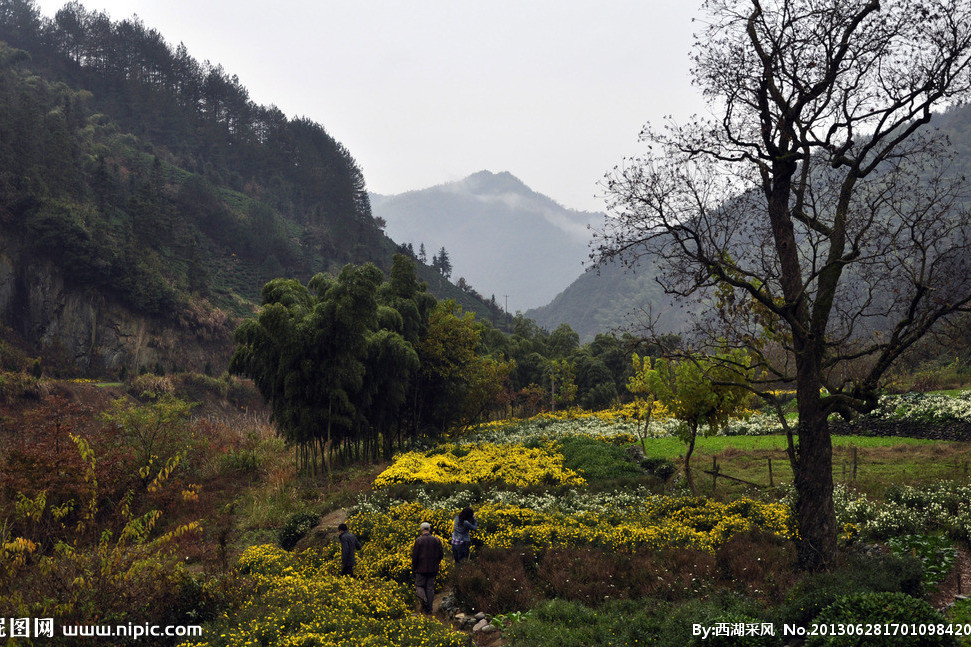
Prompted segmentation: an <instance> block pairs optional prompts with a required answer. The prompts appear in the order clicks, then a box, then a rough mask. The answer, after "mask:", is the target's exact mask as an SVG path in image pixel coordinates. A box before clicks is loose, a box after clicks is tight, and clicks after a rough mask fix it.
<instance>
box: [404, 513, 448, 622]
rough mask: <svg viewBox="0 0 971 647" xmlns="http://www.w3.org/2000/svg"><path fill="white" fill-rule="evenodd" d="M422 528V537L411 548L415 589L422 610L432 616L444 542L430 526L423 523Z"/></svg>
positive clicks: (443, 552) (443, 553)
mask: <svg viewBox="0 0 971 647" xmlns="http://www.w3.org/2000/svg"><path fill="white" fill-rule="evenodd" d="M420 528H421V535H420V536H419V537H418V539H416V540H415V545H414V546H412V547H411V570H412V571H414V573H415V589H416V592H417V594H418V599H419V600H421V610H422V612H423V613H428V614H430V613H431V612H432V602H433V601H434V600H435V577H436V576H437V575H438V567H439V565H440V564H441V563H442V557H443V556H444V555H445V550H444V549H443V548H442V540H441V539H439V538H438V537H436V536H435V535H433V534H432V527H431V525H430V524H428V523H422V524H421V526H420Z"/></svg>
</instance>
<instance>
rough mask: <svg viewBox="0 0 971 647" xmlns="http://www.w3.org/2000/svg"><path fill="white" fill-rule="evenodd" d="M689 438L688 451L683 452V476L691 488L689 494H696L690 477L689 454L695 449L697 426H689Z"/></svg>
mask: <svg viewBox="0 0 971 647" xmlns="http://www.w3.org/2000/svg"><path fill="white" fill-rule="evenodd" d="M690 432H691V440H689V441H688V451H687V452H685V454H684V478H685V480H687V481H688V489H690V490H691V494H693V495H695V496H698V491H697V490H696V489H695V481H694V479H693V478H692V477H691V454H692V452H694V450H695V438H697V437H698V427H697V426H691V427H690Z"/></svg>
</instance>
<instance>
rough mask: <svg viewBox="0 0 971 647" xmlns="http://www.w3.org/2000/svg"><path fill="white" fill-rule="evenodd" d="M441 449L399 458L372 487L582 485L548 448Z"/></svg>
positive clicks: (560, 459)
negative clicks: (486, 484)
mask: <svg viewBox="0 0 971 647" xmlns="http://www.w3.org/2000/svg"><path fill="white" fill-rule="evenodd" d="M444 449H445V451H444V452H443V451H442V448H437V449H433V450H431V451H428V452H407V453H405V454H401V455H399V456H398V457H397V458H396V459H395V461H394V464H393V465H391V467H389V468H388V469H386V470H385V471H383V472H381V474H379V475H378V477H377V478H376V479H375V480H374V487H383V486H386V485H391V484H393V483H508V484H509V485H513V486H518V487H526V486H529V485H534V484H537V483H545V484H548V485H582V484H583V483H584V480H583V478H582V477H581V476H580V475H579V474H577V473H576V472H574V471H573V470H569V469H566V468H565V467H563V455H562V454H559V453H557V452H555V451H554V450H553V448H552V447H549V446H547V447H538V448H533V449H531V448H527V447H523V446H522V445H495V444H486V445H482V446H479V447H472V448H458V447H456V446H454V445H445V446H444Z"/></svg>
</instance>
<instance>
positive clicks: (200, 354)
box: [0, 241, 233, 375]
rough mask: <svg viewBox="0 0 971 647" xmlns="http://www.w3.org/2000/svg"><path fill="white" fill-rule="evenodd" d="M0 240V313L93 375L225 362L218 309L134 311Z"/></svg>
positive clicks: (226, 341)
mask: <svg viewBox="0 0 971 647" xmlns="http://www.w3.org/2000/svg"><path fill="white" fill-rule="evenodd" d="M0 245H2V247H0V321H2V322H3V324H4V325H5V326H7V327H9V328H11V329H13V330H15V331H16V332H17V333H18V334H19V335H20V336H21V337H22V338H23V339H24V340H26V341H27V342H28V343H29V344H32V345H33V346H35V348H36V350H37V351H43V352H44V353H45V354H47V355H49V356H55V357H58V358H59V359H60V360H62V361H65V362H67V363H69V364H71V365H73V366H75V367H76V368H77V369H78V370H79V371H82V372H84V373H87V374H91V375H117V374H119V373H121V372H137V371H138V370H139V369H140V368H141V367H143V366H146V367H150V368H152V367H155V366H156V365H161V366H163V367H164V368H165V369H166V370H172V369H176V368H178V369H183V370H196V371H201V370H203V369H204V368H205V367H206V366H207V364H208V365H209V367H212V368H214V369H215V370H217V371H219V370H223V369H224V368H225V367H226V365H227V363H228V359H229V355H230V353H231V352H232V328H233V326H232V322H230V321H228V320H227V318H226V317H225V316H224V315H221V313H218V312H213V311H207V310H205V309H204V308H189V309H187V310H186V311H185V312H180V313H173V316H172V317H171V318H169V319H166V320H162V319H159V318H152V317H146V316H143V315H139V314H137V313H133V312H131V311H130V310H128V309H127V308H125V307H123V306H122V305H120V304H119V303H117V302H116V301H115V300H113V299H112V298H111V297H110V296H109V295H105V294H104V293H102V292H99V291H98V290H95V289H93V288H88V287H83V286H74V285H71V284H70V282H68V281H66V280H65V277H64V276H63V275H62V274H61V272H60V271H59V270H58V269H57V268H56V267H55V266H54V264H53V263H51V262H49V261H47V260H45V259H37V258H29V257H28V256H27V255H26V253H24V252H23V251H22V250H20V249H18V248H16V247H14V246H12V245H11V244H10V243H9V241H3V242H0Z"/></svg>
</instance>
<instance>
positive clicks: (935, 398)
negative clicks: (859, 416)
mask: <svg viewBox="0 0 971 647" xmlns="http://www.w3.org/2000/svg"><path fill="white" fill-rule="evenodd" d="M870 416H871V417H873V418H883V419H886V420H907V421H911V422H930V423H946V422H953V421H959V422H971V391H965V392H963V393H960V394H958V395H956V396H953V397H952V396H947V395H937V394H930V393H904V394H902V395H884V396H881V397H880V400H879V401H878V403H877V409H876V410H874V411H873V412H872V413H871V414H870Z"/></svg>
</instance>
